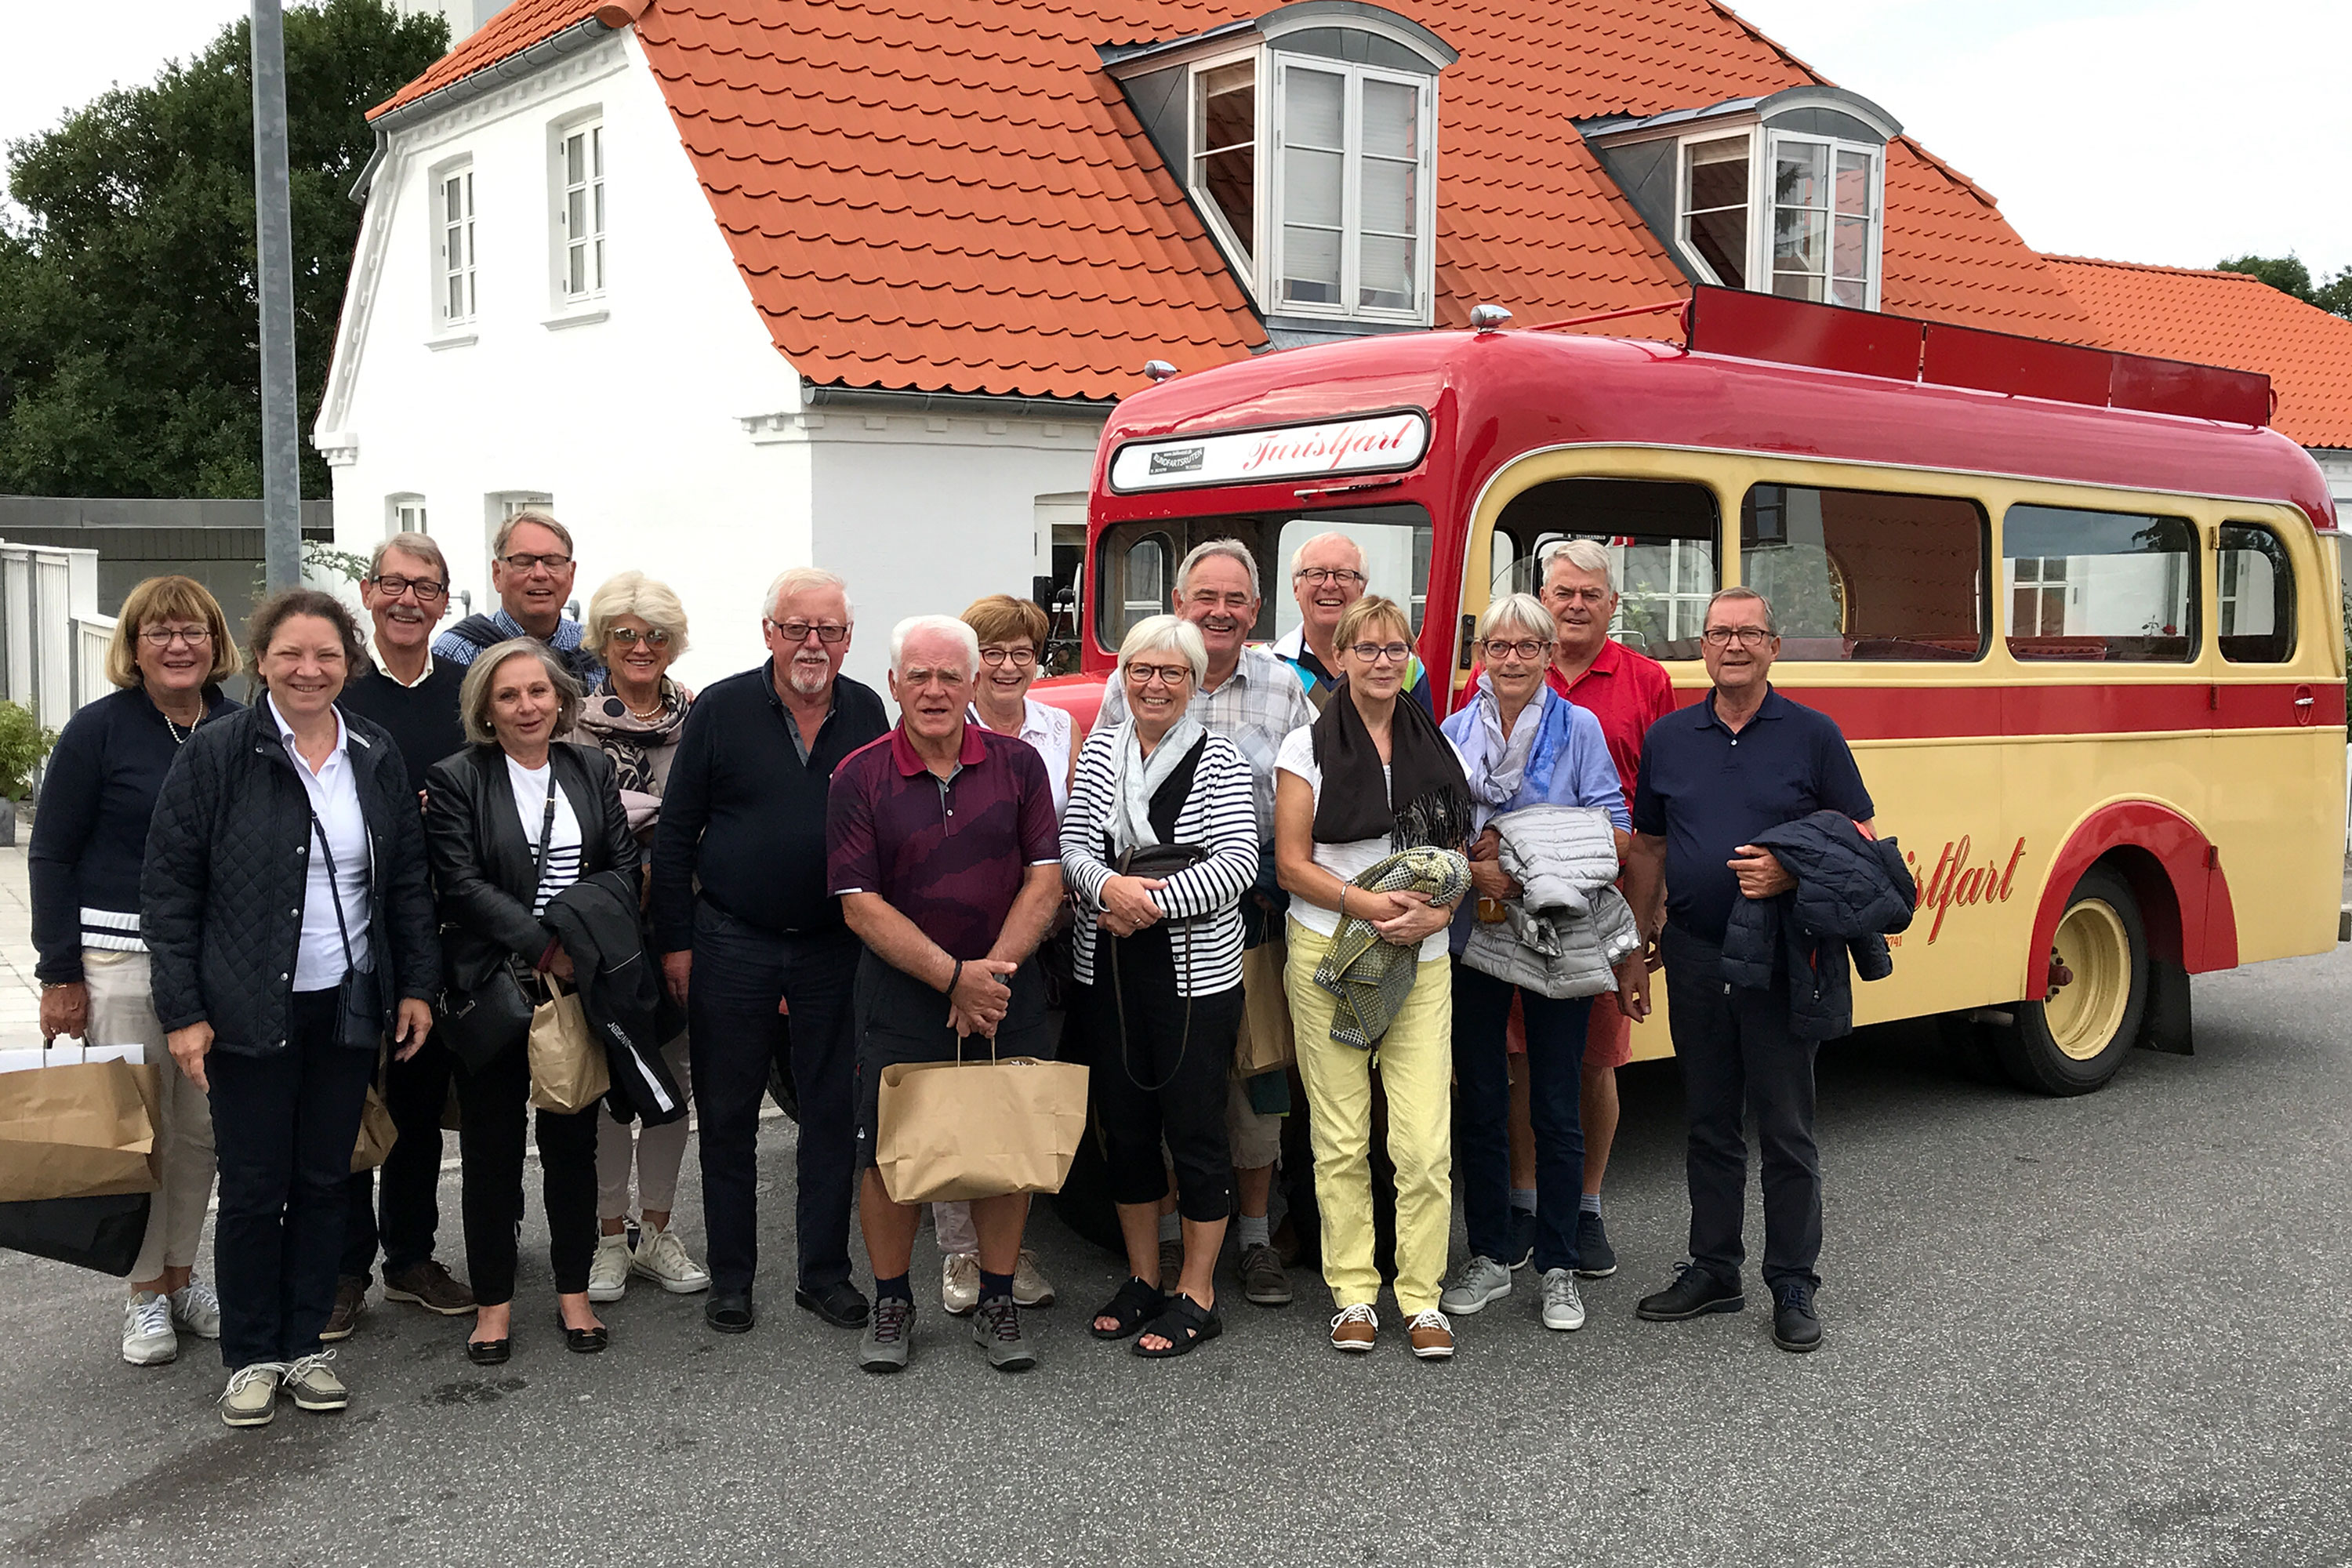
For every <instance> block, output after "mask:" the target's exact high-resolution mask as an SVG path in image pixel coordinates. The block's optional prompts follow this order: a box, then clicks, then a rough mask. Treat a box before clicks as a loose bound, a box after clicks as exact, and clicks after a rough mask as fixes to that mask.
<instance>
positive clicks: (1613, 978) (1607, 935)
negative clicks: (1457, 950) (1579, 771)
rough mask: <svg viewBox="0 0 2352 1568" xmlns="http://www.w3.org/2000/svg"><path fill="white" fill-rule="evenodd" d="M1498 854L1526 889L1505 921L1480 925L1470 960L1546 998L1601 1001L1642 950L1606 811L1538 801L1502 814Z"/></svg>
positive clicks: (1466, 955) (1465, 958)
mask: <svg viewBox="0 0 2352 1568" xmlns="http://www.w3.org/2000/svg"><path fill="white" fill-rule="evenodd" d="M1492 826H1493V827H1494V828H1495V830H1496V832H1497V833H1499V834H1500V835H1501V836H1502V839H1503V843H1502V849H1501V852H1500V855H1499V857H1498V858H1499V859H1500V861H1501V863H1502V867H1503V869H1504V870H1505V871H1507V872H1508V873H1509V874H1510V877H1511V879H1512V880H1513V881H1515V882H1517V883H1518V884H1519V886H1520V888H1521V889H1522V891H1521V893H1520V895H1519V897H1518V898H1517V899H1514V900H1510V901H1508V902H1507V903H1506V904H1504V906H1503V920H1502V921H1501V922H1500V923H1498V924H1495V925H1475V926H1474V927H1473V928H1472V929H1471V931H1470V940H1469V942H1468V944H1467V945H1466V946H1465V948H1464V949H1463V952H1462V962H1463V963H1466V964H1468V965H1469V966H1470V967H1471V968H1473V969H1475V970H1476V971H1478V973H1481V974H1491V975H1493V976H1494V977H1495V978H1496V979H1497V980H1506V981H1508V982H1510V983H1511V984H1514V985H1519V986H1524V987H1525V988H1526V989H1528V990H1529V991H1532V992H1534V993H1536V994H1538V995H1539V996H1549V997H1552V998H1554V999H1559V998H1564V997H1570V996H1593V995H1598V994H1600V993H1601V992H1603V991H1607V990H1610V989H1612V987H1613V986H1615V984H1617V973H1616V966H1617V965H1618V964H1619V963H1623V962H1624V960H1625V959H1626V957H1627V956H1628V955H1629V954H1631V953H1633V952H1635V951H1636V950H1638V949H1639V948H1640V947H1641V945H1642V939H1641V935H1640V932H1639V931H1638V930H1637V928H1636V927H1635V925H1634V921H1633V909H1632V908H1631V906H1629V905H1628V904H1627V903H1626V902H1625V898H1624V895H1623V894H1622V893H1620V892H1618V890H1617V889H1616V887H1615V886H1614V884H1615V882H1616V880H1617V840H1616V836H1615V832H1614V828H1613V825H1612V823H1611V822H1610V820H1609V813H1608V812H1607V811H1606V810H1604V809H1602V808H1601V807H1598V806H1582V805H1530V806H1526V807H1523V808H1521V809H1520V810H1517V811H1512V812H1506V813H1505V814H1504V815H1502V816H1498V817H1496V818H1495V820H1494V822H1493V824H1492Z"/></svg>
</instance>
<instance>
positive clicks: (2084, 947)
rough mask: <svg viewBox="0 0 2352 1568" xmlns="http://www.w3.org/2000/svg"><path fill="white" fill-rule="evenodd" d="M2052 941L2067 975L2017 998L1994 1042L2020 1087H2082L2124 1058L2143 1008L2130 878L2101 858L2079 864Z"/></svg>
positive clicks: (2141, 933) (2142, 949) (2143, 954)
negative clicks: (2013, 1018) (2039, 992)
mask: <svg viewBox="0 0 2352 1568" xmlns="http://www.w3.org/2000/svg"><path fill="white" fill-rule="evenodd" d="M2052 945H2053V948H2054V949H2055V952H2054V960H2055V964H2056V965H2058V966H2062V973H2063V975H2064V976H2065V983H2064V984H2062V985H2060V986H2058V987H2056V988H2055V989H2053V991H2052V992H2051V993H2050V995H2049V997H2048V998H2047V999H2046V1000H2044V1001H2041V1002H2021V1003H2019V1004H2018V1005H2017V1022H2016V1024H2015V1025H2014V1026H2011V1027H2010V1028H2007V1029H2003V1030H2001V1031H2000V1032H1999V1034H1998V1035H1997V1036H1996V1037H1995V1042H1996V1048H1997V1049H1998V1050H1999V1052H2000V1065H2001V1067H2002V1068H2003V1069H2005V1070H2006V1071H2007V1072H2008V1074H2009V1076H2010V1078H2011V1079H2012V1080H2014V1081H2015V1082H2016V1084H2017V1085H2018V1087H2019V1088H2021V1089H2034V1090H2037V1091H2039V1092H2041V1093H2042V1094H2088V1093H2090V1092H2091V1090H2093V1089H2097V1088H2099V1087H2101V1086H2102V1085H2104V1084H2105V1082H2106V1081H2107V1079H2111V1078H2113V1077H2115V1076H2116V1069H2117V1068H2120V1067H2122V1066H2123V1065H2124V1058H2125V1056H2126V1054H2127V1053H2128V1052H2129V1051H2130V1050H2131V1048H2132V1042H2133V1041H2134V1040H2137V1038H2138V1037H2139V1026H2140V1019H2141V1016H2143V1015H2144V1014H2145V1013H2146V1012H2147V988H2148V958H2147V929H2146V928H2145V927H2144V926H2142V925H2141V923H2140V918H2139V904H2138V902H2137V900H2134V899H2133V897H2132V891H2131V885H2130V884H2129V883H2127V882H2126V881H2125V880H2124V879H2123V878H2122V877H2120V876H2118V875H2117V874H2116V872H2115V871H2114V870H2112V869H2110V868H2107V867H2105V866H2094V867H2092V868H2090V869H2089V870H2087V871H2085V872H2084V873H2083V879H2082V880H2081V881H2079V882H2076V883H2075V884H2074V892H2073V893H2072V894H2070V895H2068V897H2067V900H2066V910H2065V912H2064V913H2063V914H2062V915H2060V916H2059V917H2058V931H2057V935H2056V936H2055V938H2054V939H2053V944H2052Z"/></svg>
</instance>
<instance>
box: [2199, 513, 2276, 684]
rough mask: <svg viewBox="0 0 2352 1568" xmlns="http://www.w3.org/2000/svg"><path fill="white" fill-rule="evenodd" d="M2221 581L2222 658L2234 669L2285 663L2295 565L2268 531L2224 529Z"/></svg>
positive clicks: (2246, 526) (2238, 526)
mask: <svg viewBox="0 0 2352 1568" xmlns="http://www.w3.org/2000/svg"><path fill="white" fill-rule="evenodd" d="M2219 544H2220V552H2219V553H2220V563H2219V572H2220V577H2219V580H2218V581H2217V582H2216V584H2215V587H2216V588H2217V589H2218V590H2219V593H2220V596H2221V616H2220V621H2221V625H2220V626H2217V627H2216V628H2215V633H2216V635H2217V636H2219V637H2220V638H2221V657H2222V658H2226V659H2228V660H2229V661H2230V662H2231V664H2284V663H2286V662H2287V660H2289V659H2291V658H2294V563H2293V562H2292V561H2291V560H2289V559H2288V557H2287V552H2286V545H2285V543H2284V542H2283V541H2282V540H2281V539H2280V538H2279V536H2278V535H2277V534H2275V533H2273V532H2272V531H2270V530H2269V529H2267V528H2257V527H2255V526H2254V525H2253V524H2252V523H2246V522H2231V523H2224V524H2222V526H2221V536H2220V540H2219Z"/></svg>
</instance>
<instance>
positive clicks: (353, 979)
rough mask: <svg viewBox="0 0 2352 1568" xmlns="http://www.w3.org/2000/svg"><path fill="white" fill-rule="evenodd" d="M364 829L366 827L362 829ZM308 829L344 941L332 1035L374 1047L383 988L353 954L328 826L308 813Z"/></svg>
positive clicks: (380, 1025)
mask: <svg viewBox="0 0 2352 1568" xmlns="http://www.w3.org/2000/svg"><path fill="white" fill-rule="evenodd" d="M361 830H362V832H364V831H365V830H366V829H365V826H364V825H362V829H361ZM310 831H311V832H312V833H314V834H316V835H317V836H318V838H319V853H320V856H321V857H322V858H324V859H325V860H326V862H327V892H328V898H329V901H330V902H331V903H332V904H333V905H334V906H335V935H336V936H337V937H339V938H340V939H341V942H342V944H343V978H342V980H341V982H340V983H338V984H337V985H336V986H335V1038H336V1040H337V1041H338V1042H339V1043H341V1044H342V1045H346V1046H357V1047H360V1048H361V1049H362V1050H371V1051H373V1050H376V1049H378V1048H380V1047H382V1046H383V986H382V985H381V984H378V983H377V978H376V973H375V971H374V970H373V969H362V968H361V967H360V966H359V964H358V963H357V962H356V961H355V960H354V959H353V958H352V933H351V928H350V927H348V926H346V925H345V924H344V923H343V887H342V879H341V877H340V876H338V875H337V874H336V871H335V852H334V851H333V850H332V849H331V848H329V847H327V826H326V824H324V823H322V822H320V820H319V814H318V812H316V811H315V810H314V811H312V812H311V813H310Z"/></svg>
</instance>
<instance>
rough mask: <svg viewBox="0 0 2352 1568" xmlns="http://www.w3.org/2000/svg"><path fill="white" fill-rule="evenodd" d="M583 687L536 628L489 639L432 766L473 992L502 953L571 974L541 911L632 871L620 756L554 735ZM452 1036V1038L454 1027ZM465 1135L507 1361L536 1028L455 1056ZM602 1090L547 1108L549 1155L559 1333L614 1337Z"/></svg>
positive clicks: (467, 1201)
mask: <svg viewBox="0 0 2352 1568" xmlns="http://www.w3.org/2000/svg"><path fill="white" fill-rule="evenodd" d="M580 702H581V697H580V687H579V684H578V683H577V682H576V681H574V680H573V679H572V676H571V674H570V672H569V671H567V670H566V669H565V668H564V667H563V665H562V661H561V660H560V659H559V658H558V657H557V656H556V655H554V654H553V653H551V652H550V651H549V650H548V647H547V645H546V644H544V643H542V642H541V641H539V640H538V639H537V638H535V637H515V638H513V639H511V640H509V641H507V642H502V643H499V644H498V645H496V646H495V647H490V648H488V649H486V650H484V652H483V653H482V656H481V657H480V658H477V659H476V660H475V661H474V663H473V667H472V668H469V669H467V671H466V684H465V687H464V689H462V690H461V691H460V692H459V693H458V711H459V714H460V716H461V717H463V719H464V720H465V721H466V737H467V740H468V741H470V742H472V744H470V745H468V746H467V748H466V749H465V750H464V751H462V752H458V753H457V754H456V755H455V756H451V757H445V758H443V759H442V760H441V761H440V762H438V763H435V764H434V765H433V771H432V773H430V774H428V775H427V777H426V783H425V795H426V796H427V805H426V806H425V840H426V843H427V845H428V847H430V849H431V851H432V856H433V880H434V884H435V886H436V888H437V889H439V892H440V897H441V920H442V923H443V925H444V926H445V927H446V928H447V929H448V932H449V936H448V942H449V955H448V956H449V974H450V979H451V983H452V985H453V986H454V987H457V988H459V989H461V990H464V991H469V992H470V991H478V990H480V989H482V988H483V987H484V986H486V985H489V984H498V983H499V982H498V979H497V973H498V971H499V968H500V966H504V967H505V969H506V971H507V973H509V975H511V976H512V977H513V978H514V980H515V982H516V984H520V985H521V986H522V987H523V994H524V995H525V996H526V997H536V996H537V995H538V994H540V988H541V982H540V981H539V979H538V976H539V975H541V974H551V975H553V976H554V977H555V978H557V979H559V980H569V979H571V978H572V958H571V955H570V954H568V953H567V952H564V950H563V945H562V942H559V941H557V939H556V934H555V931H554V929H553V927H551V925H549V924H548V923H547V922H546V921H544V920H543V919H542V918H541V916H542V915H543V914H544V912H545V911H546V909H547V905H548V901H549V900H551V899H553V898H554V897H555V896H556V895H557V894H559V893H561V892H562V891H563V889H566V888H568V887H570V886H572V884H573V883H574V882H577V881H580V880H582V879H584V878H588V877H593V876H596V875H598V874H600V873H602V872H604V871H608V870H613V869H615V868H618V869H620V870H622V871H625V872H626V873H628V875H629V876H631V877H632V878H634V877H635V875H636V874H637V863H638V854H637V841H636V838H635V835H633V834H631V833H630V831H629V815H628V811H627V809H626V808H625V807H624V806H623V805H622V804H621V790H620V784H619V780H618V777H617V775H616V774H615V773H614V767H613V760H612V759H611V758H610V757H607V756H606V755H605V754H604V752H601V751H599V750H597V749H596V748H595V747H593V746H583V745H578V744H575V743H573V742H566V741H559V740H557V739H555V737H556V736H558V735H562V734H566V733H569V732H570V731H571V730H572V727H573V725H574V724H575V723H576V722H577V721H578V720H579V716H580ZM453 1048H455V1047H454V1042H453ZM457 1106H458V1128H457V1150H458V1158H459V1163H460V1167H461V1170H462V1173H463V1180H462V1185H463V1192H464V1198H463V1203H464V1209H465V1216H466V1263H467V1271H468V1272H469V1273H470V1274H471V1275H472V1277H473V1282H474V1298H475V1300H476V1301H477V1302H478V1308H477V1310H476V1312H475V1315H474V1331H473V1333H472V1334H471V1335H470V1336H469V1337H468V1338H467V1342H466V1354H467V1359H469V1360H471V1361H472V1362H473V1363H475V1364H476V1365H477V1366H496V1365H498V1364H499V1363H502V1362H504V1361H505V1360H507V1358H508V1356H509V1353H510V1352H511V1347H512V1331H511V1320H512V1317H513V1307H514V1284H515V1250H516V1233H517V1229H518V1227H519V1226H520V1223H521V1220H522V1176H523V1171H522V1165H523V1130H524V1125H525V1121H526V1119H527V1118H528V1117H529V1116H530V1054H529V1048H528V1038H527V1036H526V1035H525V1034H524V1033H523V1032H520V1031H518V1032H516V1033H515V1034H514V1035H513V1037H511V1038H510V1039H508V1040H504V1041H497V1042H492V1043H490V1044H489V1045H488V1047H484V1046H483V1045H482V1043H481V1042H478V1041H477V1042H473V1043H472V1044H471V1045H469V1046H468V1047H467V1049H466V1050H465V1051H464V1052H462V1053H461V1054H460V1056H459V1058H458V1062H457ZM603 1114H604V1111H603V1108H602V1106H601V1104H598V1105H590V1106H587V1107H584V1108H583V1109H582V1110H577V1111H573V1112H571V1113H569V1114H566V1113H562V1112H559V1111H552V1110H544V1109H542V1110H540V1111H539V1113H538V1121H539V1163H540V1173H541V1181H542V1184H543V1185H542V1187H541V1193H542V1195H543V1201H544V1202H545V1204H546V1206H547V1228H548V1237H549V1243H548V1245H549V1251H550V1254H551V1259H552V1262H553V1265H554V1272H555V1299H556V1303H557V1309H558V1317H559V1320H560V1325H561V1327H562V1330H563V1339H564V1343H565V1344H566V1345H567V1346H568V1347H569V1348H570V1349H572V1350H574V1351H577V1352H581V1353H582V1354H593V1353H594V1352H598V1351H601V1350H603V1349H604V1346H605V1343H606V1337H605V1331H604V1323H603V1322H602V1321H599V1320H598V1318H597V1316H596V1310H595V1308H594V1307H593V1306H592V1305H590V1303H589V1300H588V1269H589V1266H590V1264H591V1263H592V1262H593V1259H594V1258H595V1254H596V1122H597V1118H598V1117H599V1116H601V1115H603Z"/></svg>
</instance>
